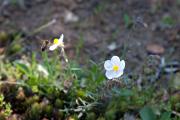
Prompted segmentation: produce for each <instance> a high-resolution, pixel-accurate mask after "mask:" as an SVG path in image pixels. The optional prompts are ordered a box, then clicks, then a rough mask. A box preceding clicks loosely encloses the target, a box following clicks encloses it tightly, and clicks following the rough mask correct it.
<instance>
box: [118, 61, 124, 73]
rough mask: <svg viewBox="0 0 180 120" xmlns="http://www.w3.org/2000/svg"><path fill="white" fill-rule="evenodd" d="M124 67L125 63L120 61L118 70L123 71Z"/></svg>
mask: <svg viewBox="0 0 180 120" xmlns="http://www.w3.org/2000/svg"><path fill="white" fill-rule="evenodd" d="M125 66H126V64H125V61H124V60H121V61H120V66H119V67H120V70H121V71H123V70H124V68H125Z"/></svg>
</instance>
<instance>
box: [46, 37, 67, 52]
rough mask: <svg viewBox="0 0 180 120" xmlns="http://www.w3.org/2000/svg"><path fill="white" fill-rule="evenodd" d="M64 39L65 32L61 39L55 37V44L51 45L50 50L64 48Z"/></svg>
mask: <svg viewBox="0 0 180 120" xmlns="http://www.w3.org/2000/svg"><path fill="white" fill-rule="evenodd" d="M63 39H64V35H63V34H62V35H61V36H60V38H59V39H57V38H55V39H54V43H53V45H51V46H50V47H49V50H50V51H53V50H55V49H56V48H57V47H61V48H63V47H64V42H63Z"/></svg>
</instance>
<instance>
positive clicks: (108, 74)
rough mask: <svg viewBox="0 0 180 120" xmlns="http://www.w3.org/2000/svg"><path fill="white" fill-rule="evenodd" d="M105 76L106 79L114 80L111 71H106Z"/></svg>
mask: <svg viewBox="0 0 180 120" xmlns="http://www.w3.org/2000/svg"><path fill="white" fill-rule="evenodd" d="M105 75H106V77H107V78H108V79H113V78H114V72H113V71H112V70H107V71H106V73H105Z"/></svg>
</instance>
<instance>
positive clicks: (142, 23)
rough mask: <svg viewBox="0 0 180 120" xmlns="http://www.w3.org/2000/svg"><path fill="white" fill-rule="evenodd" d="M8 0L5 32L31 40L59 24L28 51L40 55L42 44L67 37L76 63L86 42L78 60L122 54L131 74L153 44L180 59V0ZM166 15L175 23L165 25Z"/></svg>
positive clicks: (1, 11)
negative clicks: (69, 15) (127, 22)
mask: <svg viewBox="0 0 180 120" xmlns="http://www.w3.org/2000/svg"><path fill="white" fill-rule="evenodd" d="M4 1H6V0H4ZM4 1H2V0H1V2H0V4H1V6H0V31H6V32H8V33H13V32H21V33H23V34H24V35H25V36H28V35H29V34H30V33H32V32H33V31H35V30H37V29H38V28H39V27H41V26H43V25H45V24H47V23H49V22H51V21H52V20H56V21H55V23H54V24H52V25H49V26H48V27H45V28H44V29H42V30H40V31H39V32H38V33H36V34H33V35H32V36H31V37H28V39H26V40H25V43H26V44H25V45H26V46H23V47H25V48H27V51H28V50H29V51H40V46H41V43H42V40H52V39H53V38H54V37H59V35H60V34H61V33H63V34H64V35H65V43H66V51H67V53H68V56H69V57H70V58H72V59H73V58H76V56H77V54H76V50H75V49H77V46H79V44H80V42H82V40H83V47H81V48H80V55H81V57H80V59H79V61H81V60H82V59H83V58H84V57H86V58H90V59H92V60H95V61H96V62H102V61H103V60H104V59H105V58H109V57H110V56H112V55H118V56H122V58H123V59H125V60H126V61H127V63H128V64H127V68H128V69H129V70H135V68H137V66H138V65H140V63H141V62H142V61H144V60H145V58H146V57H147V55H148V54H149V52H147V46H148V45H149V44H156V45H158V46H161V47H163V48H162V49H164V52H163V53H161V54H160V56H161V57H162V56H164V57H165V58H167V59H168V60H180V54H179V51H180V3H178V1H175V0H160V1H159V0H126V1H119V0H113V1H112V0H101V1H98V0H88V1H87V0H28V1H25V0H24V4H21V3H19V2H17V3H16V4H11V3H8V2H6V3H5V2H4ZM17 1H18V0H17ZM68 12H70V13H72V14H73V15H74V16H73V17H72V18H70V20H69V21H68V20H67V19H66V15H67V13H68ZM125 15H128V16H129V17H130V18H131V20H132V21H131V22H132V23H131V24H132V25H129V27H127V26H126V22H125V21H124V16H125ZM166 16H170V17H171V18H172V20H173V21H175V24H173V25H170V26H169V25H166V24H163V22H162V19H163V18H164V17H166ZM110 46H111V47H110ZM28 48H30V49H28ZM155 51H156V50H155Z"/></svg>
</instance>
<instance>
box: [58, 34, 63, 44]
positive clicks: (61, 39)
mask: <svg viewBox="0 0 180 120" xmlns="http://www.w3.org/2000/svg"><path fill="white" fill-rule="evenodd" d="M63 40H64V35H63V34H61V36H60V38H59V43H62V42H63Z"/></svg>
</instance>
